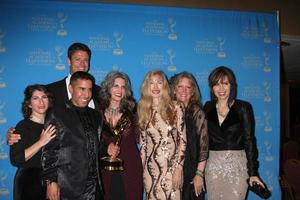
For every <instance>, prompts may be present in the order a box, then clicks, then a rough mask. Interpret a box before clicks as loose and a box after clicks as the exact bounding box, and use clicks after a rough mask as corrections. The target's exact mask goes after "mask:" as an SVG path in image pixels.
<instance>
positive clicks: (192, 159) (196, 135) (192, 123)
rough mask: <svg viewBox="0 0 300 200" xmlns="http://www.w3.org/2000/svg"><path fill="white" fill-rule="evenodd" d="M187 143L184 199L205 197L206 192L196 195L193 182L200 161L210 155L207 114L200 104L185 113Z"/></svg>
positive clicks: (198, 199) (190, 199)
mask: <svg viewBox="0 0 300 200" xmlns="http://www.w3.org/2000/svg"><path fill="white" fill-rule="evenodd" d="M185 123H186V138H187V145H186V151H185V161H184V167H183V173H184V182H183V189H182V199H183V200H196V199H197V200H200V199H204V192H202V193H201V195H199V196H198V197H196V195H195V190H194V185H193V183H191V182H192V181H193V178H194V176H195V174H196V171H197V167H198V163H199V162H201V161H204V160H206V159H207V157H208V134H207V123H206V120H205V115H204V112H203V111H202V109H201V108H200V106H199V105H197V104H194V105H191V106H190V107H188V108H187V110H186V113H185Z"/></svg>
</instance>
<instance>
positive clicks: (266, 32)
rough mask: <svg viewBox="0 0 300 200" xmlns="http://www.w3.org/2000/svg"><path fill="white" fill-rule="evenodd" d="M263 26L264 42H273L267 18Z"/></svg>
mask: <svg viewBox="0 0 300 200" xmlns="http://www.w3.org/2000/svg"><path fill="white" fill-rule="evenodd" d="M262 28H263V30H264V43H271V42H272V39H271V37H270V36H269V25H268V21H267V20H265V21H264V22H263V23H262Z"/></svg>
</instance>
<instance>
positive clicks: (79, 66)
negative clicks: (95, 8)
mask: <svg viewBox="0 0 300 200" xmlns="http://www.w3.org/2000/svg"><path fill="white" fill-rule="evenodd" d="M91 55H92V53H91V50H90V49H89V47H88V46H87V45H85V44H83V43H78V42H76V43H73V44H72V45H71V46H70V47H69V48H68V63H69V65H70V70H69V75H68V76H67V77H65V78H64V79H62V80H59V81H56V82H53V83H50V84H48V85H46V87H47V89H48V90H50V92H51V93H52V94H53V96H54V105H64V104H65V103H66V102H67V101H68V100H69V99H70V98H71V94H70V92H69V91H68V85H69V83H70V78H71V76H72V74H73V73H75V72H77V71H83V72H88V71H89V68H90V61H91ZM99 90H100V88H99V86H97V85H96V84H94V85H93V96H92V99H91V101H90V102H89V104H88V105H89V107H91V108H98V103H99V102H98V101H97V99H98V94H99Z"/></svg>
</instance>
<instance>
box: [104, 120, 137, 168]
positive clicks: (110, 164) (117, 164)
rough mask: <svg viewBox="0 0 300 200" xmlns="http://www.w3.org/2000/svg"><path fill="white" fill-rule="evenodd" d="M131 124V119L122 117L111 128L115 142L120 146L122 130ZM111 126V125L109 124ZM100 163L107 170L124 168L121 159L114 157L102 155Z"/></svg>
mask: <svg viewBox="0 0 300 200" xmlns="http://www.w3.org/2000/svg"><path fill="white" fill-rule="evenodd" d="M130 125H131V121H130V119H129V118H128V117H122V118H121V119H120V121H119V122H118V124H117V125H116V127H114V128H112V131H113V134H114V136H113V137H114V140H115V144H116V145H118V146H120V144H121V138H122V134H123V131H124V130H126V129H127V128H128V127H129V126H130ZM111 127H112V126H111ZM101 163H102V167H103V169H105V170H107V171H122V170H124V167H123V160H122V159H120V158H118V157H116V158H114V157H103V158H101Z"/></svg>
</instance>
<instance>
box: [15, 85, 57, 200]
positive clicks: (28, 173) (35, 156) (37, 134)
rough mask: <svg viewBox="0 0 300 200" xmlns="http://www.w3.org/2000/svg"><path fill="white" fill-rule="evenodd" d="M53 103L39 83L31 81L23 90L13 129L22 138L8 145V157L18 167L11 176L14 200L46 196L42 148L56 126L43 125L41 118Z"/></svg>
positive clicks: (40, 198)
mask: <svg viewBox="0 0 300 200" xmlns="http://www.w3.org/2000/svg"><path fill="white" fill-rule="evenodd" d="M51 106H52V98H51V94H50V93H49V92H48V91H47V89H46V88H45V87H44V86H42V85H30V86H28V87H26V89H25V91H24V101H23V103H22V113H23V116H24V119H23V120H21V121H20V122H19V123H18V124H17V126H16V128H15V132H17V133H19V134H20V135H21V140H20V141H19V142H17V143H15V144H13V145H11V146H10V161H11V163H12V165H14V166H16V167H18V170H17V172H16V175H15V180H14V200H28V199H30V200H42V199H46V188H45V187H43V186H42V184H41V172H42V166H41V149H42V147H43V146H44V145H46V144H47V143H48V142H49V141H50V140H52V139H53V138H54V137H55V127H54V126H52V125H50V126H48V127H47V128H46V129H44V119H45V115H46V112H47V110H48V108H49V107H51Z"/></svg>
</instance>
